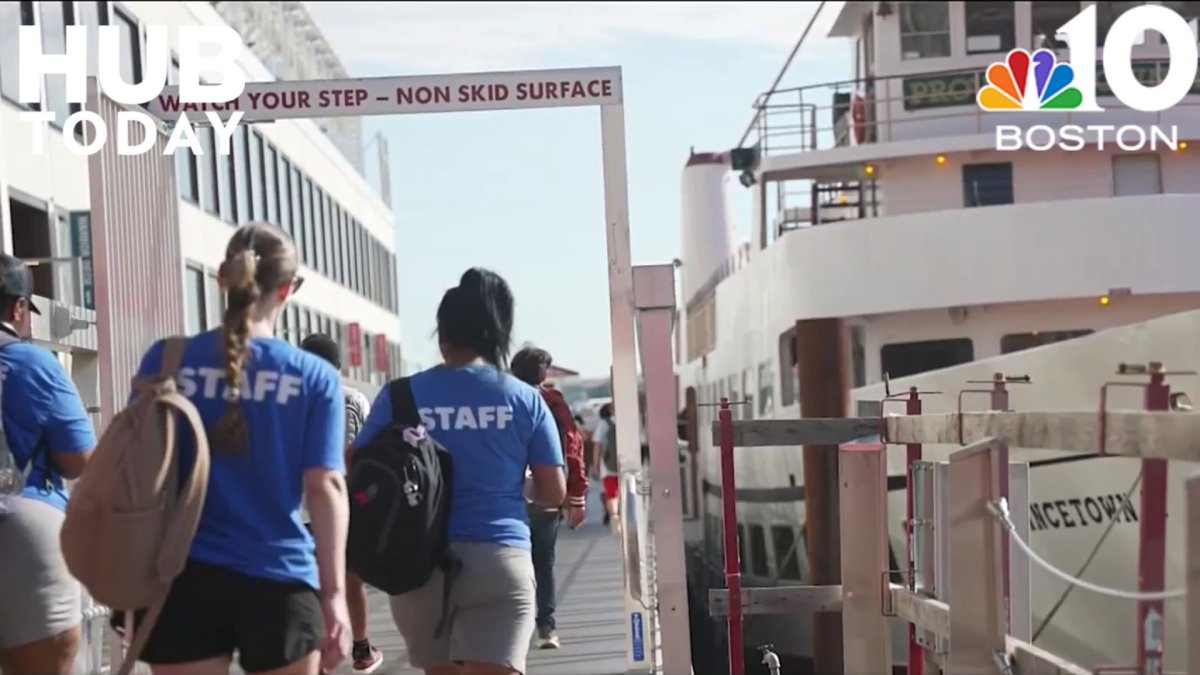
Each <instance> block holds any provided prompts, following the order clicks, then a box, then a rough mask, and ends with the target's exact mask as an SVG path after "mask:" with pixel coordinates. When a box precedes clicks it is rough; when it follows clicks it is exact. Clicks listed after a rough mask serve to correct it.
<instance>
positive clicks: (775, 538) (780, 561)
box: [771, 525, 805, 581]
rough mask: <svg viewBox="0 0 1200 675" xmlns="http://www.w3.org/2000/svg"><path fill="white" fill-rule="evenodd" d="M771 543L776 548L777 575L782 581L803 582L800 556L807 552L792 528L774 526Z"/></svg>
mask: <svg viewBox="0 0 1200 675" xmlns="http://www.w3.org/2000/svg"><path fill="white" fill-rule="evenodd" d="M771 543H772V544H773V545H774V546H775V575H776V576H777V577H779V578H780V579H795V580H796V581H801V580H802V579H803V577H801V576H800V556H802V555H805V552H804V548H803V547H802V546H801V545H800V541H799V540H798V539H796V533H795V532H794V531H793V530H792V528H791V526H788V525H772V526H771Z"/></svg>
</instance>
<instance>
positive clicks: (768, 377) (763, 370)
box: [758, 361, 775, 417]
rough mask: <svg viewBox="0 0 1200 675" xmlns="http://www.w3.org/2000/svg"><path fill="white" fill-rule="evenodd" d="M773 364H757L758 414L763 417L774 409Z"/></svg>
mask: <svg viewBox="0 0 1200 675" xmlns="http://www.w3.org/2000/svg"><path fill="white" fill-rule="evenodd" d="M774 365H775V364H774V363H772V362H770V361H765V362H763V363H760V364H758V414H759V416H760V417H765V416H767V415H769V414H771V411H773V410H774V409H775V372H774V370H775V369H774Z"/></svg>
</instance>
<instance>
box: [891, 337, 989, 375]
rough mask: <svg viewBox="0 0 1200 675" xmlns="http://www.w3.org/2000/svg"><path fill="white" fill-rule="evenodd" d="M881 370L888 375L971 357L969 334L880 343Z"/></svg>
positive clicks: (931, 368) (972, 346)
mask: <svg viewBox="0 0 1200 675" xmlns="http://www.w3.org/2000/svg"><path fill="white" fill-rule="evenodd" d="M879 352H880V361H881V362H882V370H883V373H887V375H888V377H890V378H892V379H896V378H900V377H907V376H909V375H916V374H918V373H924V372H926V371H930V370H937V369H939V368H949V367H950V366H957V365H958V364H960V363H967V362H968V361H973V360H974V359H975V347H974V345H973V344H972V343H971V340H970V338H953V339H949V340H925V341H923V342H900V343H895V344H890V345H884V346H883V349H881V350H879Z"/></svg>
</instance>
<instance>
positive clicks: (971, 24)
mask: <svg viewBox="0 0 1200 675" xmlns="http://www.w3.org/2000/svg"><path fill="white" fill-rule="evenodd" d="M1077 6H1078V5H1077ZM963 11H965V12H966V16H967V53H968V54H987V53H991V52H1007V51H1009V50H1010V49H1012V48H1013V45H1014V43H1015V41H1016V19H1015V17H1014V16H1013V3H1011V2H964V3H963Z"/></svg>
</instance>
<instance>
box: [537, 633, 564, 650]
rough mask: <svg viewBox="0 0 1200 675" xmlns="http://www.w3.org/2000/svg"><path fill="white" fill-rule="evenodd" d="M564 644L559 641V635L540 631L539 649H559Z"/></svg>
mask: <svg viewBox="0 0 1200 675" xmlns="http://www.w3.org/2000/svg"><path fill="white" fill-rule="evenodd" d="M561 646H562V643H560V642H559V641H558V633H557V632H555V631H552V630H548V631H543V630H539V631H538V639H537V648H538V649H558V648H559V647H561Z"/></svg>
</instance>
